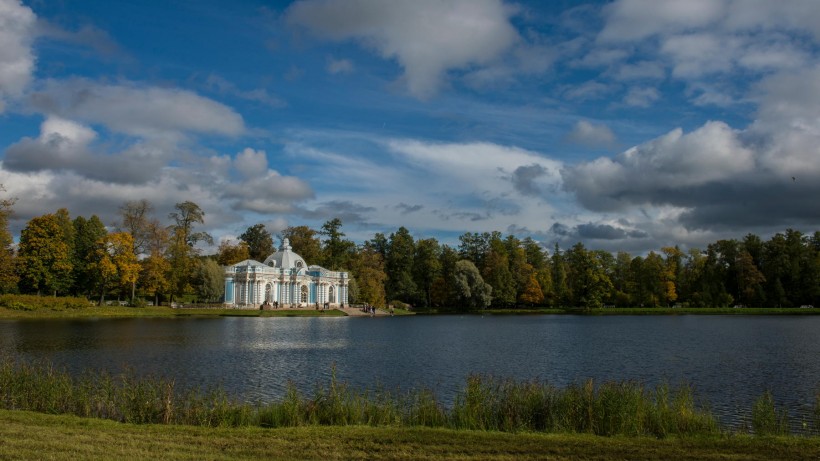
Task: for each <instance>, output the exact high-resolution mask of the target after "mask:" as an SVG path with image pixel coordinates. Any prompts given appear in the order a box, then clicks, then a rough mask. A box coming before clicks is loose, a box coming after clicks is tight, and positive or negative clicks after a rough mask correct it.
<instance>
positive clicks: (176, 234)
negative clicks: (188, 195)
mask: <svg viewBox="0 0 820 461" xmlns="http://www.w3.org/2000/svg"><path fill="white" fill-rule="evenodd" d="M175 208H176V210H177V211H175V212H172V213H170V214H169V215H168V216H169V217H170V218H171V219H173V220H174V224H173V226H172V227H171V239H170V245H169V248H168V255H169V258H168V259H169V263H170V269H171V270H170V273H169V275H168V278H169V283H170V292H171V297H172V298H174V297H179V296H182V295H184V294H186V293H188V292H190V290H191V278H192V276H193V270H194V267H195V266H194V256H196V255H197V254H198V250H197V249H196V245H197V244H198V243H199V242H205V243H207V244H209V245H213V238H212V237H211V236H210V235H209V234H208V233H207V232H201V231H200V232H197V231H195V228H196V225H197V224H204V223H205V212H203V211H202V209H201V208H199V205H197V204H196V203H193V202H190V201H186V202H182V203H177V204H176V206H175Z"/></svg>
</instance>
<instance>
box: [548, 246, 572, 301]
mask: <svg viewBox="0 0 820 461" xmlns="http://www.w3.org/2000/svg"><path fill="white" fill-rule="evenodd" d="M550 264H551V266H552V290H553V293H554V296H553V298H554V305H555V306H566V305H567V304H569V303H570V291H569V285H568V284H567V264H566V262H565V261H564V255H562V254H561V250H560V249H559V248H558V244H557V243H556V244H555V249H554V250H553V252H552V258H551V260H550Z"/></svg>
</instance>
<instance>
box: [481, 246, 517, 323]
mask: <svg viewBox="0 0 820 461" xmlns="http://www.w3.org/2000/svg"><path fill="white" fill-rule="evenodd" d="M483 260H484V266H483V267H482V270H481V276H482V277H483V279H484V281H485V282H486V283H487V284H489V285H490V286H491V287H492V288H493V291H492V293H493V305H494V306H496V307H509V306H511V305H513V304H514V303H515V300H516V285H515V279H514V278H513V274H512V272H510V261H509V257H508V255H507V248H506V247H505V246H504V242H503V241H502V240H501V234H500V233H497V232H494V233H493V234H492V236H491V238H490V241H489V251H488V252H487V255H486V256H485V257H484V258H483Z"/></svg>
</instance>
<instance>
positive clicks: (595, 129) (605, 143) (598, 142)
mask: <svg viewBox="0 0 820 461" xmlns="http://www.w3.org/2000/svg"><path fill="white" fill-rule="evenodd" d="M567 140H568V141H569V142H572V143H576V144H581V145H583V146H587V147H611V146H613V145H614V144H615V134H614V133H613V132H612V130H610V129H609V127H608V126H606V125H604V124H599V125H596V124H594V123H592V122H589V121H587V120H579V121H578V123H576V124H575V126H574V127H573V128H572V131H570V132H569V134H568V135H567Z"/></svg>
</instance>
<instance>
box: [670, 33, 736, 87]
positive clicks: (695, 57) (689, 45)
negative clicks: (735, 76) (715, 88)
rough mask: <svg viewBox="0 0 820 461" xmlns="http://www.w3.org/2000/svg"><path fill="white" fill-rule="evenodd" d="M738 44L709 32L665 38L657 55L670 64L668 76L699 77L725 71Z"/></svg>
mask: <svg viewBox="0 0 820 461" xmlns="http://www.w3.org/2000/svg"><path fill="white" fill-rule="evenodd" d="M741 46H742V41H741V40H740V39H738V38H735V37H725V36H721V35H717V34H712V33H693V34H687V35H676V36H672V37H669V38H668V39H666V40H665V41H664V43H663V45H662V46H661V52H663V53H665V54H667V55H669V56H671V58H672V60H673V61H674V63H675V64H674V66H673V69H672V75H674V76H675V77H679V78H693V77H701V76H704V75H707V74H712V73H718V72H728V71H730V70H731V69H732V65H733V57H734V56H737V55H738V54H739V52H740V48H741Z"/></svg>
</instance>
